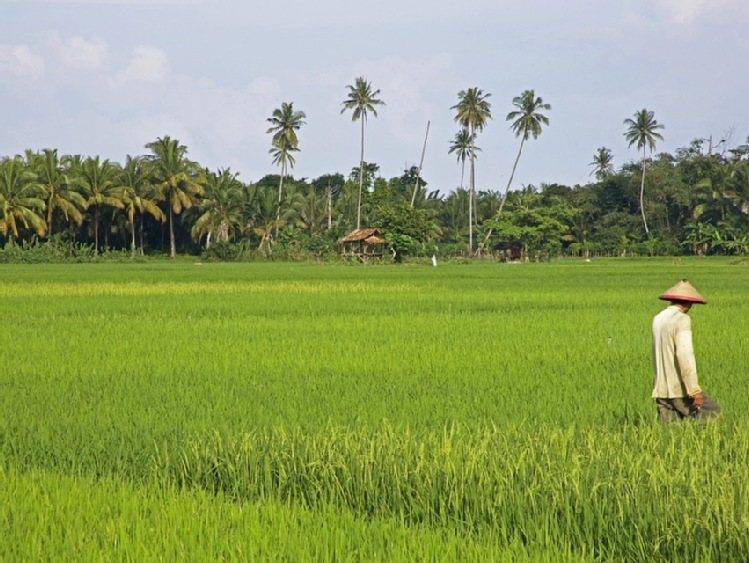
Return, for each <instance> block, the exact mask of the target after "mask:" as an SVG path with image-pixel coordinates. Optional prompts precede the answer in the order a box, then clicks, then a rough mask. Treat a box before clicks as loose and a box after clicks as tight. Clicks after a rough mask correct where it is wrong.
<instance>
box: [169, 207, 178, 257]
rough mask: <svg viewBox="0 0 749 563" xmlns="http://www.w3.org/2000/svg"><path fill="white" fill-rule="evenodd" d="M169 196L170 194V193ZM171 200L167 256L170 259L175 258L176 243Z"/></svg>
mask: <svg viewBox="0 0 749 563" xmlns="http://www.w3.org/2000/svg"><path fill="white" fill-rule="evenodd" d="M170 195H171V193H170ZM171 201H172V198H171V197H170V198H169V202H170V204H169V255H170V256H171V257H172V258H176V257H177V243H176V242H175V240H174V209H172V206H171Z"/></svg>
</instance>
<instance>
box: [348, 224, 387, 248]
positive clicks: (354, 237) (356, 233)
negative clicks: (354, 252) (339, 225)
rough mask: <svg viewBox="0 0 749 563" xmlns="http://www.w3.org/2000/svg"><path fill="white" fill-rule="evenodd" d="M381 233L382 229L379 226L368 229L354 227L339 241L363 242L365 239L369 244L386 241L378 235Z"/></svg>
mask: <svg viewBox="0 0 749 563" xmlns="http://www.w3.org/2000/svg"><path fill="white" fill-rule="evenodd" d="M380 233H381V231H380V229H378V228H377V227H370V228H366V229H354V230H353V231H351V232H350V233H349V234H347V235H346V236H345V237H341V238H340V239H338V242H362V241H364V242H366V243H367V244H376V243H383V242H385V241H384V240H382V239H381V238H380V237H378V236H377V235H379V234H380ZM370 239H372V240H370Z"/></svg>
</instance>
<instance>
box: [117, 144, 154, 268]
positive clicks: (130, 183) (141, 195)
mask: <svg viewBox="0 0 749 563" xmlns="http://www.w3.org/2000/svg"><path fill="white" fill-rule="evenodd" d="M118 183H119V186H118V188H119V190H120V197H121V200H122V203H123V204H124V206H125V207H124V209H125V213H126V214H127V220H128V223H129V224H130V231H131V234H132V241H131V245H130V249H131V251H132V254H133V256H135V249H136V244H135V217H136V213H140V214H141V221H140V225H141V233H140V252H141V255H143V217H142V216H143V214H145V213H148V214H149V215H151V216H152V217H153V218H154V219H158V220H159V221H162V222H163V221H164V220H165V216H164V212H163V211H162V210H161V209H160V208H159V206H158V194H156V193H155V190H154V189H153V186H152V185H151V183H150V182H149V181H148V176H147V174H146V172H145V167H144V163H143V157H139V156H136V157H132V156H130V155H128V156H127V159H126V160H125V166H123V167H122V171H121V173H120V178H119V180H118Z"/></svg>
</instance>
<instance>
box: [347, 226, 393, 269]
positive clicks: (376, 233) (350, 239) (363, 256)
mask: <svg viewBox="0 0 749 563" xmlns="http://www.w3.org/2000/svg"><path fill="white" fill-rule="evenodd" d="M381 234H382V232H381V231H380V229H378V228H377V227H370V228H366V229H354V230H353V231H351V232H350V233H349V234H347V235H346V236H344V237H341V238H339V239H338V245H339V247H340V249H341V256H344V257H349V258H357V259H358V260H359V261H360V262H366V261H367V259H368V258H382V255H383V252H384V249H385V239H383V238H382V237H381V236H380V235H381Z"/></svg>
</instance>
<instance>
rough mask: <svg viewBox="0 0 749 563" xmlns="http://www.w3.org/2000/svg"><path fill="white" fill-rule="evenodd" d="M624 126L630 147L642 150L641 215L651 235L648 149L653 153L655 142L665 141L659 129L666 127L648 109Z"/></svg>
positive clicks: (637, 113) (646, 232)
mask: <svg viewBox="0 0 749 563" xmlns="http://www.w3.org/2000/svg"><path fill="white" fill-rule="evenodd" d="M624 125H626V126H627V131H626V132H625V133H624V138H625V139H626V140H627V141H628V142H629V145H628V146H630V147H631V146H632V145H633V144H635V143H637V149H638V150H639V149H642V178H641V180H640V213H641V214H642V224H643V226H644V227H645V234H646V235H647V234H649V233H650V231H649V230H648V222H647V220H646V219H645V207H644V202H645V165H646V154H645V151H646V149H650V153H651V154H652V153H653V150H654V149H655V144H656V143H655V141H656V139H658V140H661V141H662V140H663V136H662V135H661V134H660V133H658V130H659V129H664V126H663V125H661V124H660V123H658V121H656V119H655V113H654V112H652V111H648V110H647V109H641V110H640V111H638V112H635V115H634V119H632V118H627V119H625V120H624Z"/></svg>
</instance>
